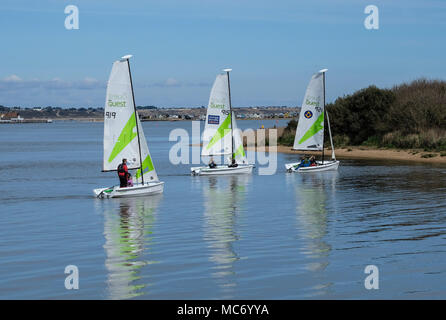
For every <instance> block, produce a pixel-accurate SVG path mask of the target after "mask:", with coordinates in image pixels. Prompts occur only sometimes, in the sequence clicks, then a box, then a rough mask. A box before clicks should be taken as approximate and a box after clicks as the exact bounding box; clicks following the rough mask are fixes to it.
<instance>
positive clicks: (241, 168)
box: [190, 164, 254, 176]
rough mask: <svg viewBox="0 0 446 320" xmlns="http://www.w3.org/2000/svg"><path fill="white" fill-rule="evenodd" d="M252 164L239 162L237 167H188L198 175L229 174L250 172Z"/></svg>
mask: <svg viewBox="0 0 446 320" xmlns="http://www.w3.org/2000/svg"><path fill="white" fill-rule="evenodd" d="M252 168H254V165H252V164H239V165H238V166H237V167H235V168H233V167H228V166H217V167H216V168H213V169H211V168H209V166H206V167H194V168H190V171H191V173H192V174H193V175H198V176H215V175H229V174H249V173H251V172H252Z"/></svg>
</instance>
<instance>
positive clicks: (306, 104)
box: [285, 69, 339, 172]
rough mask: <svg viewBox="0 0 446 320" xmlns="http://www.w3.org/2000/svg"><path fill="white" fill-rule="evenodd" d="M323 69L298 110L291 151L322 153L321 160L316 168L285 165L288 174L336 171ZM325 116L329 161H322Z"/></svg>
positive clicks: (316, 76) (310, 85)
mask: <svg viewBox="0 0 446 320" xmlns="http://www.w3.org/2000/svg"><path fill="white" fill-rule="evenodd" d="M327 71H328V70H327V69H323V70H321V71H319V72H317V73H315V74H314V75H313V76H312V78H311V80H310V83H309V85H308V87H307V91H306V93H305V97H304V101H303V103H302V108H301V109H300V114H299V122H298V123H297V128H296V136H295V137H294V145H293V150H302V151H322V160H321V161H316V166H310V167H302V166H299V164H300V162H297V163H287V164H285V168H286V170H287V171H288V172H315V171H328V170H338V167H339V161H337V160H336V155H335V150H334V146H333V139H332V136H331V129H330V119H329V117H328V113H327V111H326V109H325V72H327ZM325 115H327V124H328V133H329V136H330V143H331V150H332V152H331V160H329V161H325V160H324V117H325Z"/></svg>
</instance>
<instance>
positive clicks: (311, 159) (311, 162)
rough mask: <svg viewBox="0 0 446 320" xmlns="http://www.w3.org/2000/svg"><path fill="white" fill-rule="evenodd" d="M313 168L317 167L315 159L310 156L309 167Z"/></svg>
mask: <svg viewBox="0 0 446 320" xmlns="http://www.w3.org/2000/svg"><path fill="white" fill-rule="evenodd" d="M315 166H317V162H316V158H315V156H311V157H310V167H315Z"/></svg>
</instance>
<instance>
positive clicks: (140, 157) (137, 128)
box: [122, 55, 144, 185]
mask: <svg viewBox="0 0 446 320" xmlns="http://www.w3.org/2000/svg"><path fill="white" fill-rule="evenodd" d="M131 57H132V56H131V55H128V56H124V57H122V58H123V59H126V60H127V66H128V67H129V76H130V87H131V88H132V98H133V109H134V113H135V122H136V135H137V136H138V150H139V163H140V167H139V169H141V183H142V184H143V185H144V172H143V171H144V170H143V169H142V156H141V140H140V138H139V126H138V113H137V112H136V104H135V93H134V92H133V81H132V72H131V71H130V61H129V60H130V58H131Z"/></svg>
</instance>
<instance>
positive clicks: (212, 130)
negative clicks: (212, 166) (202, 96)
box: [201, 73, 232, 156]
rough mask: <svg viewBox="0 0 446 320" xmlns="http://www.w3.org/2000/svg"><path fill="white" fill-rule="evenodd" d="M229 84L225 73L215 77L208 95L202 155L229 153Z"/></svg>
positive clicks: (230, 143) (230, 146)
mask: <svg viewBox="0 0 446 320" xmlns="http://www.w3.org/2000/svg"><path fill="white" fill-rule="evenodd" d="M229 113H230V106H229V86H228V75H227V73H224V74H219V75H218V76H217V78H216V79H215V82H214V85H213V87H212V90H211V95H210V97H209V104H208V109H207V115H206V124H205V128H204V132H203V148H202V150H201V155H202V156H211V155H224V154H231V149H232V141H231V117H230V116H229Z"/></svg>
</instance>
